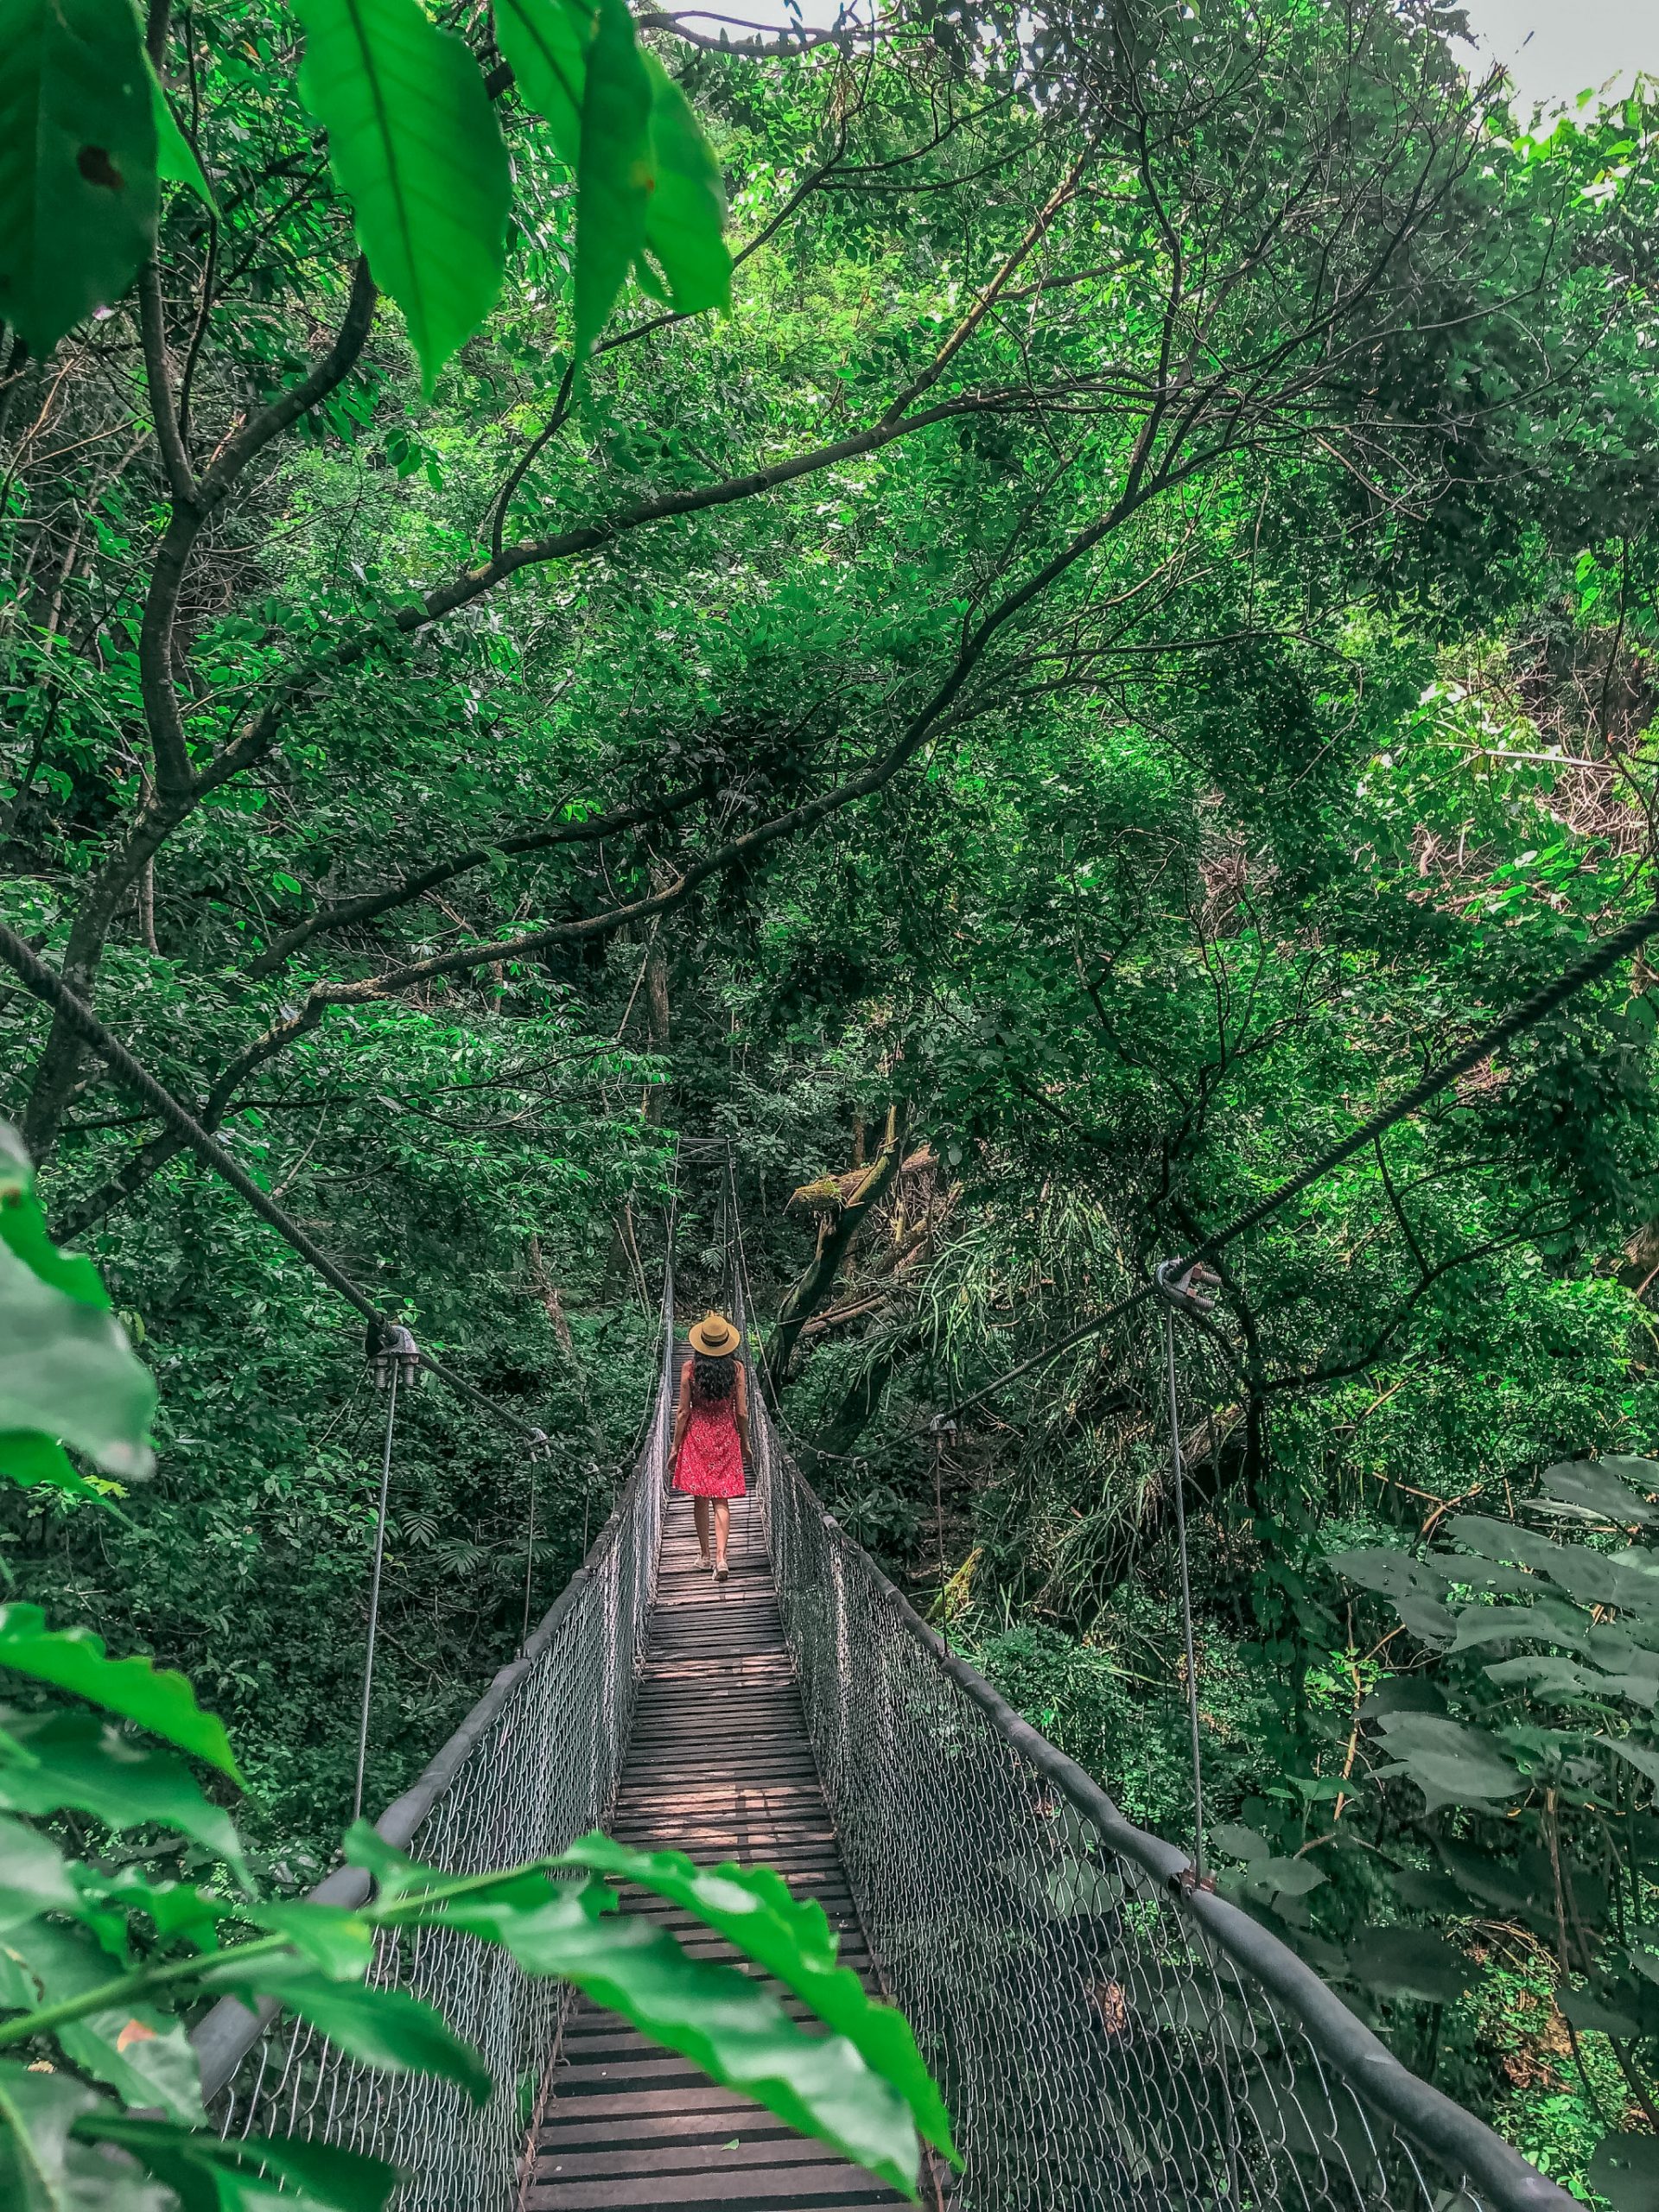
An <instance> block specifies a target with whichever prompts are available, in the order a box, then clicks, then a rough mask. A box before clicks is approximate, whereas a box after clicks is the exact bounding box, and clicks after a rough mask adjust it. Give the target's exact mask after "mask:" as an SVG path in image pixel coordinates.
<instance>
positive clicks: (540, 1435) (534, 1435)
mask: <svg viewBox="0 0 1659 2212" xmlns="http://www.w3.org/2000/svg"><path fill="white" fill-rule="evenodd" d="M552 1456H553V1446H552V1445H551V1443H550V1441H549V1440H548V1433H547V1431H546V1430H545V1429H544V1428H532V1429H531V1432H530V1434H529V1435H528V1436H527V1437H526V1438H525V1439H524V1457H525V1459H528V1460H529V1462H530V1464H531V1466H532V1467H533V1466H534V1465H536V1464H537V1461H538V1460H541V1459H551V1458H552Z"/></svg>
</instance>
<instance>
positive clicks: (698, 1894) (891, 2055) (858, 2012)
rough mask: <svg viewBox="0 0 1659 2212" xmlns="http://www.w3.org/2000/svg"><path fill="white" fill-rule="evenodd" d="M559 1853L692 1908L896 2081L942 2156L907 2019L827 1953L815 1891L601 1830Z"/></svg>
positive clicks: (830, 1947) (930, 2091) (831, 1940)
mask: <svg viewBox="0 0 1659 2212" xmlns="http://www.w3.org/2000/svg"><path fill="white" fill-rule="evenodd" d="M561 1863H562V1864H563V1865H565V1866H583V1867H587V1868H588V1870H589V1871H590V1872H594V1873H597V1874H609V1875H612V1876H613V1877H615V1878H617V1879H618V1880H620V1881H624V1882H633V1883H637V1884H638V1885H639V1887H640V1888H641V1889H645V1890H651V1891H654V1892H655V1894H656V1895H657V1896H658V1897H665V1898H667V1899H668V1901H669V1902H670V1903H671V1904H679V1905H684V1906H686V1907H687V1908H688V1909H689V1910H690V1911H692V1912H695V1913H696V1916H697V1917H698V1918H699V1919H700V1920H702V1921H704V1922H705V1923H707V1924H708V1925H709V1927H710V1928H713V1929H717V1930H718V1931H719V1932H720V1934H721V1935H722V1936H726V1937H727V1938H728V1941H730V1942H733V1943H735V1944H736V1945H737V1947H738V1948H739V1949H740V1950H741V1951H743V1952H745V1953H747V1955H748V1956H749V1957H750V1958H752V1959H753V1960H754V1961H756V1962H757V1963H758V1964H759V1965H760V1966H763V1967H765V1968H766V1971H767V1973H768V1974H775V1975H776V1976H777V1978H778V1980H779V1981H781V1982H782V1983H783V1984H784V1986H785V1988H787V1989H792V1990H793V1991H794V1993H795V1994H796V1995H797V1996H798V1997H800V1998H804V1999H805V2001H806V2002H807V2003H808V2004H809V2005H810V2006H811V2007H812V2010H813V2011H814V2012H816V2013H817V2016H818V2018H820V2019H821V2020H823V2021H825V2022H826V2023H827V2024H829V2026H830V2027H832V2028H834V2029H836V2031H838V2032H839V2033H840V2034H842V2035H844V2036H845V2037H847V2040H848V2041H849V2043H850V2044H852V2045H853V2046H854V2048H855V2050H857V2051H858V2053H859V2055H860V2056H861V2058H863V2060H864V2061H865V2063H866V2064H867V2065H868V2066H869V2067H870V2068H871V2069H873V2070H874V2072H875V2073H877V2074H879V2075H880V2076H881V2077H882V2079H883V2080H884V2081H887V2082H891V2083H892V2084H893V2088H896V2089H897V2090H898V2091H899V2094H900V2095H901V2096H902V2097H903V2098H904V2100H905V2101H906V2103H907V2104H908V2105H909V2107H910V2108H911V2112H912V2115H913V2117H914V2119H915V2122H916V2126H917V2128H918V2132H919V2133H921V2134H922V2135H923V2136H924V2137H925V2139H926V2140H927V2141H928V2142H930V2143H931V2144H932V2145H933V2146H934V2148H935V2149H936V2150H939V2151H942V2152H944V2154H945V2155H946V2157H947V2158H950V2157H954V2156H955V2148H954V2145H952V2143H951V2140H950V2114H949V2113H947V2112H946V2110H945V2108H944V2099H943V2097H941V2096H940V2094H939V2092H938V2085H937V2083H936V2082H934V2080H933V2077H932V2075H931V2074H930V2073H929V2072H928V2070H927V2069H926V2067H925V2065H924V2064H923V2063H922V2056H921V2053H920V2052H919V2051H918V2050H917V2048H916V2038H915V2037H914V2036H913V2035H912V2033H911V2030H910V2023H909V2022H908V2021H907V2020H906V2018H905V2016H904V2014H903V2013H902V2012H897V2011H895V2010H894V2008H893V2006H892V2005H878V2004H875V2003H873V2002H872V2000H871V1999H870V1997H869V1995H868V1993H867V1991H866V1990H865V1987H864V1985H863V1983H862V1982H861V1981H860V1980H859V1978H858V1976H857V1975H856V1974H855V1973H854V1972H853V1970H852V1968H851V1967H843V1966H840V1965H838V1964H837V1963H836V1949H837V1939H836V1936H835V1934H834V1931H833V1930H832V1929H831V1928H830V1926H829V1921H828V1919H827V1918H826V1916H825V1915H824V1910H823V1906H822V1905H821V1904H818V1903H817V1899H816V1898H808V1899H801V1898H798V1897H794V1896H792V1895H791V1891H790V1887H789V1885H788V1883H787V1882H785V1879H784V1878H783V1876H782V1875H781V1874H779V1873H777V1872H774V1871H773V1870H772V1868H771V1867H769V1866H751V1867H742V1866H731V1865H727V1866H716V1867H715V1868H713V1869H712V1870H707V1869H704V1868H702V1867H699V1866H696V1865H694V1864H693V1862H692V1861H691V1860H690V1859H688V1858H687V1857H686V1856H685V1854H684V1853H683V1852H679V1851H631V1850H629V1848H628V1847H627V1846H626V1844H620V1843H613V1841H612V1840H611V1839H610V1838H609V1837H608V1836H605V1835H600V1834H593V1835H585V1836H582V1837H580V1838H579V1839H578V1840H577V1841H576V1842H575V1843H574V1844H572V1845H571V1847H570V1848H569V1851H567V1852H565V1853H563V1858H562V1861H561Z"/></svg>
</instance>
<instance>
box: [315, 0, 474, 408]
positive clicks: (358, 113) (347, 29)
mask: <svg viewBox="0 0 1659 2212" xmlns="http://www.w3.org/2000/svg"><path fill="white" fill-rule="evenodd" d="M297 12H298V14H299V17H300V21H301V22H302V24H303V25H304V28H305V32H306V48H305V61H304V66H303V67H302V69H301V71H300V97H301V99H302V100H303V101H304V102H305V104H306V105H307V107H308V108H309V109H310V111H311V112H312V114H313V115H315V117H316V118H317V120H318V122H319V123H321V124H322V126H323V128H324V129H325V130H327V133H328V160H329V164H330V166H331V167H332V168H333V170H334V175H335V178H336V180H337V181H338V182H339V184H340V189H341V191H343V192H344V193H345V194H346V198H347V199H348V200H350V201H351V203H352V207H353V213H354V214H355V216H356V219H357V238H358V244H359V245H360V246H361V247H362V249H363V251H364V252H365V254H366V255H367V257H368V263H369V268H370V270H371V272H372V275H373V277H374V281H375V283H377V284H378V285H379V287H380V289H382V291H384V292H387V293H389V294H390V295H391V297H392V298H393V299H394V300H396V301H397V304H398V306H399V307H400V308H402V309H403V311H404V321H405V322H406V323H407V324H408V326H409V335H410V344H411V345H412V346H414V348H415V351H416V355H417V356H418V358H419V359H420V364H421V375H422V381H423V388H424V390H425V391H426V393H427V395H428V397H430V395H431V391H432V386H433V384H434V382H435V379H436V377H437V374H438V372H439V370H440V369H441V368H442V366H443V365H444V363H445V362H446V361H447V360H448V359H449V357H450V355H451V354H452V353H454V352H455V351H456V349H457V348H458V347H459V346H463V345H465V343H466V341H467V339H469V338H470V337H471V336H472V334H473V333H474V331H475V330H476V329H477V328H478V327H479V326H480V323H482V321H484V318H485V317H486V315H488V313H489V311H490V309H491V308H493V306H494V305H495V302H496V296H497V295H498V294H499V291H500V289H501V277H502V272H503V270H504V267H505V253H506V228H507V210H508V207H509V205H510V203H511V200H512V174H511V171H510V170H509V168H508V165H507V153H506V148H505V146H504V145H503V143H502V142H501V132H500V130H499V126H498V124H497V123H496V119H495V115H494V111H493V109H492V107H491V105H490V99H489V95H488V93H487V92H486V90H485V87H484V79H483V78H482V77H481V76H480V73H479V68H478V64H477V63H476V61H474V59H473V57H472V54H470V53H469V51H468V50H467V46H466V44H465V42H464V41H462V40H461V39H460V38H458V37H456V36H455V35H454V32H452V31H445V30H440V29H438V27H437V25H436V24H435V22H433V21H432V19H431V17H430V16H429V15H428V14H427V13H426V11H425V10H424V9H423V8H422V7H421V5H420V4H419V0H298V9H297Z"/></svg>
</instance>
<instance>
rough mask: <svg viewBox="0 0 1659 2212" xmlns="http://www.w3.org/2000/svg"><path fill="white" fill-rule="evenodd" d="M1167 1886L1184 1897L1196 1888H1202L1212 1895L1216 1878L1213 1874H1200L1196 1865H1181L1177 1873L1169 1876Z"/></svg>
mask: <svg viewBox="0 0 1659 2212" xmlns="http://www.w3.org/2000/svg"><path fill="white" fill-rule="evenodd" d="M1169 1886H1170V1888H1171V1889H1172V1890H1174V1891H1178V1892H1179V1895H1180V1896H1182V1897H1191V1896H1192V1894H1193V1892H1194V1891H1197V1890H1203V1891H1205V1892H1206V1894H1207V1895H1209V1896H1211V1897H1214V1895H1215V1894H1216V1878H1215V1876H1214V1875H1213V1874H1200V1873H1199V1872H1198V1868H1197V1867H1196V1866H1183V1867H1182V1869H1181V1871H1180V1872H1179V1874H1172V1875H1171V1876H1170V1878H1169Z"/></svg>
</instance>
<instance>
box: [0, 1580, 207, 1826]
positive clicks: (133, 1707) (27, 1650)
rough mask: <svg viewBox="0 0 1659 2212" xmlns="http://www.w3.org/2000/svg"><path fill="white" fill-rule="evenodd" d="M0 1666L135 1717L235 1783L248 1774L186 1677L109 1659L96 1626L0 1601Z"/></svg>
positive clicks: (135, 1661) (140, 1661)
mask: <svg viewBox="0 0 1659 2212" xmlns="http://www.w3.org/2000/svg"><path fill="white" fill-rule="evenodd" d="M0 1667H4V1668H9V1669H10V1670H11V1671H12V1672H13V1673H14V1674H19V1675H32V1676H33V1677H34V1678H35V1681H42V1682H51V1683H53V1684H54V1686H55V1687H56V1688H59V1689H63V1690H71V1691H73V1692H74V1694H76V1695H77V1696H79V1697H84V1698H87V1699H89V1700H91V1701H92V1703H93V1704H94V1705H101V1706H102V1707H104V1709H105V1711H106V1712H108V1713H120V1714H121V1715H122V1716H123V1717H124V1719H128V1720H136V1721H137V1724H138V1726H140V1727H141V1728H146V1729H148V1730H149V1732H150V1733H151V1734H152V1735H155V1736H161V1737H162V1738H165V1739H166V1741H167V1742H168V1743H169V1744H176V1745H178V1747H179V1749H180V1750H181V1751H191V1752H194V1755H195V1757H196V1758H200V1759H206V1760H207V1762H208V1764H210V1765H212V1766H216V1767H218V1768H219V1769H220V1770H221V1771H222V1772H223V1773H226V1774H228V1775H229V1776H230V1777H231V1779H232V1782H239V1781H240V1780H241V1777H240V1776H239V1775H238V1772H237V1770H236V1761H235V1759H234V1758H232V1755H231V1746H230V1739H229V1738H227V1737H226V1733H225V1726H224V1723H223V1722H222V1721H220V1720H219V1719H216V1718H215V1717H214V1715H213V1714H212V1713H204V1712H203V1711H202V1710H201V1708H200V1706H199V1705H198V1704H197V1703H196V1697H195V1692H194V1690H193V1689H192V1688H191V1687H190V1685H189V1683H188V1681H186V1680H185V1678H184V1676H183V1675H179V1674H175V1673H173V1672H172V1671H171V1670H170V1669H166V1668H163V1669H160V1670H159V1671H158V1670H157V1669H156V1667H155V1665H154V1664H153V1663H152V1662H150V1661H149V1660H148V1659H106V1658H105V1656H104V1643H103V1639H102V1638H101V1637H96V1636H94V1635H92V1632H91V1630H87V1629H63V1630H51V1629H48V1627H47V1625H46V1622H45V1618H44V1616H43V1615H42V1613H41V1609H40V1607H39V1606H38V1605H0Z"/></svg>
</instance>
